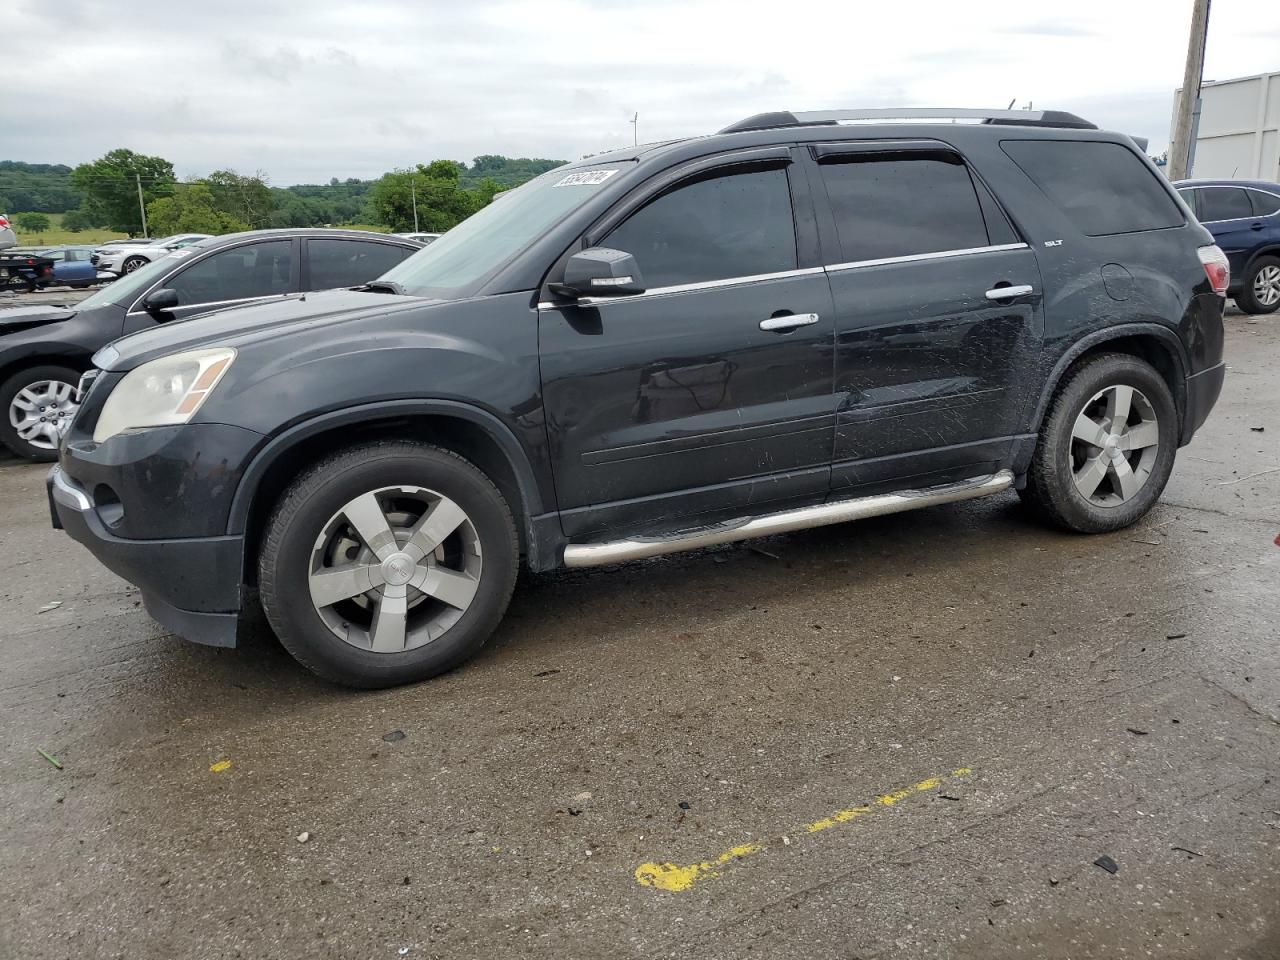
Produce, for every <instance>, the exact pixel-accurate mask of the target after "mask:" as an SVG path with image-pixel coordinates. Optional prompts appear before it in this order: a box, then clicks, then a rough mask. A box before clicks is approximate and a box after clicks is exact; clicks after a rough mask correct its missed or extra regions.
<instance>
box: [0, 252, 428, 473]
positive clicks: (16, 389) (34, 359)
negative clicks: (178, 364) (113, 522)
mask: <svg viewBox="0 0 1280 960" xmlns="http://www.w3.org/2000/svg"><path fill="white" fill-rule="evenodd" d="M419 249H421V248H420V247H419V246H418V245H417V244H415V243H411V242H409V241H407V240H400V239H399V238H396V237H388V236H386V235H384V234H376V233H366V232H363V231H355V230H258V231H254V232H251V233H239V234H231V235H228V236H225V237H215V238H211V239H209V240H206V241H203V242H202V243H200V244H197V245H195V246H190V247H185V248H183V249H180V250H175V251H173V252H172V253H170V254H168V255H167V256H165V257H163V258H161V259H159V260H156V261H154V262H152V263H149V264H147V265H146V266H144V267H142V268H141V269H139V270H135V271H134V272H133V273H130V274H127V275H126V276H124V277H122V278H120V279H119V280H116V281H115V282H114V283H112V284H110V285H109V286H107V287H104V288H103V289H102V290H99V291H98V292H96V293H94V294H92V295H91V296H89V297H88V298H87V299H85V300H82V301H81V302H80V303H78V304H75V305H74V306H52V305H50V306H25V307H12V308H10V309H7V310H0V441H3V443H4V444H5V445H6V446H7V447H9V449H11V450H12V451H13V452H14V453H17V454H18V455H19V456H22V457H26V458H27V459H29V460H53V459H55V458H56V455H57V447H58V434H59V431H60V430H61V429H62V428H64V427H65V426H66V424H67V423H68V422H69V421H70V419H71V417H72V416H74V414H75V411H76V405H77V404H76V386H77V383H78V382H79V380H80V375H81V374H82V373H84V372H85V371H86V370H87V369H89V367H90V363H89V358H90V357H91V356H92V355H93V353H94V351H95V350H98V349H99V348H101V347H102V346H104V345H105V344H107V343H109V342H110V341H112V340H114V339H116V338H117V337H119V336H121V335H122V334H125V333H132V332H135V331H139V330H148V329H151V328H154V327H156V326H159V325H162V324H169V323H171V322H172V321H174V320H184V319H187V318H189V317H192V316H195V315H197V314H201V313H208V312H209V311H211V310H216V309H219V308H222V307H227V306H232V305H236V304H243V303H251V302H254V301H257V300H268V299H282V298H286V297H289V296H290V295H293V294H299V293H305V292H308V291H314V290H323V289H326V288H327V287H333V286H352V285H355V284H359V283H363V282H365V281H367V280H371V279H373V278H374V277H377V276H379V275H380V274H382V273H384V272H386V270H387V269H388V268H390V267H391V266H392V265H394V264H396V263H399V262H400V260H402V259H403V258H404V257H406V256H408V255H409V254H411V253H413V252H415V251H417V250H419Z"/></svg>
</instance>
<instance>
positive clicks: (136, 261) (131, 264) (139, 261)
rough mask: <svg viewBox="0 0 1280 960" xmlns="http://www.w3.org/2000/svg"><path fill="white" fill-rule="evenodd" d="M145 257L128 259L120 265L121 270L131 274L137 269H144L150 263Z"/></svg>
mask: <svg viewBox="0 0 1280 960" xmlns="http://www.w3.org/2000/svg"><path fill="white" fill-rule="evenodd" d="M150 262H151V261H149V260H148V259H147V258H146V257H128V258H127V259H126V260H125V262H124V263H123V264H121V265H120V268H121V270H123V271H124V272H125V273H133V271H135V270H137V269H138V268H139V267H145V266H146V265H147V264H148V263H150Z"/></svg>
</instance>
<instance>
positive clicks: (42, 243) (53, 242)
mask: <svg viewBox="0 0 1280 960" xmlns="http://www.w3.org/2000/svg"><path fill="white" fill-rule="evenodd" d="M45 216H46V217H48V218H49V229H48V230H42V231H40V232H39V233H31V232H29V231H24V230H19V229H18V225H17V224H16V223H15V224H14V225H13V232H14V233H15V234H17V236H18V245H19V246H23V247H61V246H70V245H72V244H80V243H84V244H93V243H104V242H106V241H107V240H123V239H124V238H125V236H126V234H123V233H116V232H114V231H112V230H81V231H80V232H79V233H72V232H71V231H70V230H63V229H62V214H60V213H46V214H45ZM17 217H18V214H16V213H12V214H9V220H10V221H13V220H16V219H17Z"/></svg>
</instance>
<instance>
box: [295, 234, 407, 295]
mask: <svg viewBox="0 0 1280 960" xmlns="http://www.w3.org/2000/svg"><path fill="white" fill-rule="evenodd" d="M307 248H308V251H309V252H308V254H307V256H308V262H309V263H310V265H311V279H310V282H309V283H308V284H307V289H308V290H332V289H334V288H335V287H354V286H357V285H359V284H362V283H368V282H369V281H370V280H376V279H377V278H378V277H380V276H382V275H383V274H384V273H386V272H387V271H388V270H390V269H391V268H392V267H394V266H395V265H396V264H397V263H399V262H400V261H401V260H403V259H404V258H405V254H406V253H408V251H407V250H406V249H405V248H404V247H398V246H396V245H395V244H392V243H379V242H377V241H376V240H309V241H307Z"/></svg>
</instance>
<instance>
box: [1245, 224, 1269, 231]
mask: <svg viewBox="0 0 1280 960" xmlns="http://www.w3.org/2000/svg"><path fill="white" fill-rule="evenodd" d="M1264 226H1265V224H1261V223H1251V224H1249V229H1250V230H1261V229H1262V228H1263V227H1264Z"/></svg>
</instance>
